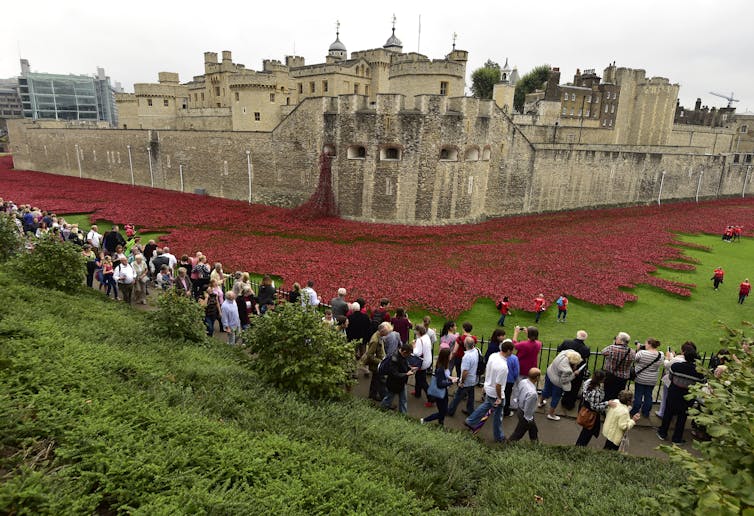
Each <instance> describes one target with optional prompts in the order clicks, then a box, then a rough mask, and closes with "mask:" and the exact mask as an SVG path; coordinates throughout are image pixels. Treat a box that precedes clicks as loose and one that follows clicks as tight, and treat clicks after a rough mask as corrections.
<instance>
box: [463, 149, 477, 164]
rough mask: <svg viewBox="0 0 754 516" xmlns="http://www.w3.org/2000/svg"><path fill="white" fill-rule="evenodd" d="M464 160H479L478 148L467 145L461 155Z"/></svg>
mask: <svg viewBox="0 0 754 516" xmlns="http://www.w3.org/2000/svg"><path fill="white" fill-rule="evenodd" d="M463 160H464V161H479V148H477V147H469V148H468V149H466V153H465V154H464V155H463Z"/></svg>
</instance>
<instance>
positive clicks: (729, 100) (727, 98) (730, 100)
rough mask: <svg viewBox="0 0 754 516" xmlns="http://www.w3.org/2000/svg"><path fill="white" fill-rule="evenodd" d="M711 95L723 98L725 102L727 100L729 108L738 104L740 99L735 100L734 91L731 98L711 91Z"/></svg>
mask: <svg viewBox="0 0 754 516" xmlns="http://www.w3.org/2000/svg"><path fill="white" fill-rule="evenodd" d="M709 94H710V95H714V96H716V97H722V98H724V99H725V100H727V101H728V107H730V106H731V105H732V104H733V103H734V102H738V101H739V100H738V99H734V98H733V92H732V91H731V92H730V96H728V95H722V94H720V93H715V92H714V91H710V92H709Z"/></svg>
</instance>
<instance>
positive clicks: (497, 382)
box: [0, 200, 751, 450]
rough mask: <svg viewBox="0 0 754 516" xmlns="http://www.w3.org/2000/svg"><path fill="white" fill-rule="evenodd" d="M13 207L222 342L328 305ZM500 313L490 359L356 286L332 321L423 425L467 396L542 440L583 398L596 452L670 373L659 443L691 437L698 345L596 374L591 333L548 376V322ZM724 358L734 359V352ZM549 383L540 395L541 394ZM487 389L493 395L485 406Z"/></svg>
mask: <svg viewBox="0 0 754 516" xmlns="http://www.w3.org/2000/svg"><path fill="white" fill-rule="evenodd" d="M0 202H2V201H1V200H0ZM2 206H3V211H5V212H7V213H12V214H14V215H15V219H14V220H16V223H17V225H18V230H19V232H20V233H21V234H22V235H25V236H33V237H41V236H43V235H45V234H53V235H56V236H58V237H59V238H60V239H61V240H63V241H67V242H72V243H73V244H75V245H77V246H80V247H81V253H82V256H83V257H84V259H85V262H86V284H87V286H88V287H91V288H95V282H94V280H95V279H96V280H97V285H96V288H98V289H99V290H103V291H104V293H105V295H106V296H107V297H110V295H111V294H112V296H113V299H116V300H118V299H121V300H123V302H125V303H130V304H146V302H147V295H148V294H149V291H150V289H152V290H155V289H158V290H168V289H172V290H173V291H174V292H175V293H176V294H177V295H179V296H185V297H188V298H191V299H194V300H196V302H197V303H199V304H200V306H202V307H203V309H204V323H205V325H206V331H207V334H208V335H210V336H212V335H213V334H214V333H215V331H216V327H219V329H220V330H221V331H222V332H224V333H225V334H226V338H227V342H228V344H230V345H235V344H236V343H238V341H239V339H240V338H241V335H242V333H241V332H242V331H243V330H244V329H246V328H248V327H249V326H250V325H252V324H253V318H254V317H257V316H264V315H265V314H266V313H267V312H268V311H269V310H271V309H272V308H274V307H275V305H276V304H277V303H281V302H288V303H300V304H301V305H303V306H309V307H317V306H319V305H320V304H323V303H322V301H321V298H320V296H319V295H318V294H317V292H316V291H315V289H314V286H315V284H314V282H313V281H311V280H309V281H307V283H306V287H304V288H301V286H300V284H299V283H294V284H293V286H292V289H291V290H290V291H289V292H286V291H283V290H281V289H279V288H277V287H276V286H275V284H274V282H273V280H272V278H271V277H270V276H264V277H263V278H262V280H261V282H260V284H259V286H258V288H257V291H256V292H254V288H253V287H252V284H251V280H250V276H249V274H248V273H243V272H236V273H234V274H228V273H226V272H225V271H224V269H223V266H222V264H221V263H220V262H216V263H214V264H213V265H212V266H210V262H209V259H208V257H207V256H205V255H204V254H203V253H202V252H196V253H195V254H194V255H193V256H189V255H182V256H181V257H180V258H178V257H176V256H175V255H174V254H172V253H171V250H170V248H169V247H167V246H163V247H160V246H159V245H158V244H157V243H156V242H155V241H154V240H150V241H149V242H147V243H146V245H144V244H142V242H141V238H140V236H139V235H138V232H137V229H136V228H135V227H134V226H133V225H131V224H129V225H126V232H125V233H126V237H125V238H124V236H123V234H122V233H121V231H120V228H119V227H118V226H117V225H116V226H113V227H112V228H111V229H110V230H109V231H106V232H104V233H100V229H99V228H98V227H97V226H96V225H92V226H91V228H90V229H89V231H88V232H86V233H85V232H84V231H83V230H82V229H81V228H79V227H78V226H77V225H76V224H68V223H67V222H66V221H65V220H64V219H63V218H62V217H56V216H55V215H54V214H51V213H47V212H45V211H42V210H38V209H36V208H32V207H30V206H15V205H13V204H12V203H7V202H6V203H2ZM726 231H727V230H726ZM739 234H740V233H739ZM733 238H735V231H734V232H733V233H732V236H731V239H733ZM29 245H33V243H30V244H29ZM723 277H724V271H723V269H722V267H718V268H717V269H715V271H714V275H713V278H712V279H713V281H714V288H715V289H716V290H717V289H718V288H719V287H720V285H721V284H722V283H723ZM750 289H751V285H750V284H749V282H748V279H747V280H745V281H744V282H743V283H742V284H741V285H740V291H739V303H743V302H744V300H745V298H746V296H748V294H749V291H750ZM556 305H557V309H558V315H557V321H558V322H561V321H562V322H565V321H566V317H567V314H568V298H567V296H566V294H562V295H561V296H560V297H559V298H558V300H557V302H556ZM545 307H546V301H545V298H544V295H543V294H540V295H538V296H537V297H536V299H535V300H534V311H535V314H536V315H535V321H538V320H539V317H540V315H541V313H542V312H543V311H544V310H545ZM497 309H498V311H499V313H500V317H499V319H498V321H497V322H498V326H499V327H498V328H497V329H495V330H494V332H493V333H492V336H491V337H490V340H489V342H488V347H487V350H486V353H485V354H484V355H483V354H482V352H481V350H480V349H479V339H478V337H477V336H476V335H474V333H473V325H472V324H471V323H469V322H463V323H462V324H461V329H462V331H461V332H459V331H458V327H457V325H456V323H455V322H454V321H447V322H446V323H445V324H444V325H443V327H442V330H441V332H440V335H439V336H438V335H437V333H436V331H435V330H434V329H433V328H432V326H431V324H432V321H431V319H430V318H429V317H424V318H423V320H422V321H421V323H417V324H414V322H412V321H411V319H410V317H409V315H408V313H407V312H406V310H405V309H403V308H401V307H398V308H396V309H395V310H392V308H391V306H390V301H389V300H388V299H386V298H384V299H381V300H380V302H379V305H378V306H377V307H375V308H374V309H373V310H369V308H368V307H367V303H366V301H365V300H364V299H356V300H354V301H353V302H349V301H348V292H347V290H346V289H345V288H340V289H338V291H337V294H336V296H335V297H333V298H332V300H331V301H330V303H329V307H327V309H326V310H325V312H324V316H323V318H322V320H323V324H328V325H332V326H333V328H334V329H335V330H336V331H342V332H343V333H344V334H345V335H346V337H347V340H348V341H349V342H352V343H353V345H354V355H355V358H356V360H358V362H359V364H360V365H361V366H363V368H364V369H365V370H366V371H367V373H366V374H367V375H368V376H369V377H370V383H369V398H370V399H372V400H374V401H376V402H379V403H380V406H381V407H383V408H385V409H390V408H392V404H393V402H394V401H395V398H396V397H397V398H398V405H397V409H398V411H399V412H401V413H404V414H405V413H407V412H408V402H407V400H408V387H407V385H408V382H409V379H411V378H412V377H413V379H414V391H413V392H412V393H411V394H412V395H413V396H415V397H416V398H419V399H421V398H424V399H425V400H426V401H425V406H426V407H428V408H431V407H434V408H435V409H436V411H435V412H434V413H432V414H430V415H428V416H426V417H425V418H423V419H422V420H421V422H422V423H429V422H433V421H437V422H438V424H439V425H443V424H444V422H445V420H446V418H447V417H454V416H455V413H456V411H457V409H458V406H459V405H460V404H461V403H462V402H464V401H465V405H464V408H463V409H462V412H463V414H464V415H465V416H466V418H465V421H464V424H465V425H466V427H468V428H469V430H470V431H471V432H473V433H477V432H479V431H480V430H481V429H482V427H483V426H484V425H485V423H486V421H488V420H489V419H490V418H491V419H492V425H491V426H492V436H493V439H494V441H495V442H504V441H506V437H505V435H504V432H503V425H502V422H503V418H504V417H506V416H516V418H517V424H516V428H515V430H514V432H513V433H512V434H511V436H510V437H509V438H508V439H507V440H509V441H516V440H519V439H521V438H522V437H523V436H524V435H526V434H527V433H528V435H529V438H530V440H532V441H536V440H537V439H538V427H537V422H536V412H537V408H545V406H547V405H549V406H547V408H546V412H545V418H546V419H547V420H549V421H554V422H557V421H559V420H560V419H561V417H560V416H558V415H557V414H556V409H557V408H558V406H559V404H562V407H563V408H565V409H566V410H569V409H573V408H575V406H576V404H577V403H578V417H577V423H578V424H579V425H580V426H581V428H582V430H581V433H580V434H579V436H578V439H577V440H576V445H578V446H586V445H587V444H588V443H589V441H590V440H591V439H592V438H593V437H597V436H599V435H600V433H602V435H604V436H605V438H606V442H605V446H604V447H605V449H609V450H618V449H621V448H625V447H626V445H627V435H628V431H629V430H630V429H631V428H632V426H634V424H635V422H636V421H638V420H640V419H641V418H642V417H644V418H649V417H650V413H651V408H652V404H653V391H654V390H655V387H656V386H657V384H658V376H659V375H660V372H661V371H664V375H663V376H662V379H661V385H662V395H661V397H660V399H661V401H662V402H661V405H660V408H659V410H658V411H657V412H656V415H657V416H658V417H659V418H661V420H662V424H661V425H660V427H659V428H658V430H657V436H658V437H659V438H660V439H662V440H665V439H667V437H668V432H669V430H670V425H671V423H672V421H673V419H675V421H676V423H675V428H674V431H673V434H672V441H673V443H678V444H681V443H684V442H685V441H684V439H683V433H684V428H685V424H686V420H687V414H688V409H689V407H690V406H691V403H692V402H693V400H692V401H689V400H687V399H686V394H687V393H688V389H689V387H690V386H691V385H694V384H695V383H698V382H702V381H704V375H703V374H701V373H700V372H699V371H698V368H697V364H696V361H697V359H698V355H697V350H696V346H695V345H694V343H692V342H686V343H684V344H683V346H682V348H681V353H679V354H678V355H676V354H674V353H673V352H672V351H671V350H670V348H668V349H667V353H664V352H663V351H661V350H660V347H661V346H660V342H659V341H658V340H656V339H653V338H649V339H646V341H645V342H644V343H643V344H641V343H639V342H638V341H637V342H635V343H634V346H631V345H630V342H631V341H630V336H629V335H628V334H627V333H626V332H618V333H617V334H616V337H615V339H614V341H613V342H612V343H611V344H610V345H608V346H606V347H605V348H604V349H602V350H601V351H599V354H601V355H602V356H604V364H603V366H602V368H601V369H596V370H594V371H592V372H591V373H590V372H589V371H588V364H589V359H590V356H591V355H592V352H591V350H590V348H589V346H587V345H586V343H585V341H586V340H587V338H588V334H587V332H586V331H584V330H579V331H578V332H576V336H575V338H574V339H571V340H566V341H564V342H563V343H562V344H561V345H560V346H558V348H557V355H556V357H555V359H554V360H553V361H552V362H551V363H550V364H549V365H548V366H547V368H546V371H545V373H544V379H542V378H541V376H542V371H541V370H540V369H539V361H540V352H541V350H542V342H541V341H540V340H539V331H538V329H537V327H536V326H529V327H521V326H517V327H515V328H514V332H513V336H512V338H506V332H505V330H504V329H503V326H504V324H505V319H506V316H507V315H509V314H510V312H511V309H510V302H509V299H508V297H502V298H501V300H500V301H499V302H498V303H497ZM218 325H219V326H218ZM524 333H525V337H523V335H524ZM519 336H521V338H519ZM438 345H439V346H438ZM436 352H438V354H437V359H436V360H435V356H436V355H435V353H436ZM721 356H723V359H726V358H727V354H724V355H721ZM714 365H715V366H716V367H717V366H719V365H720V364H719V363H716V364H714ZM542 380H543V382H544V383H543V388H542V392H541V395H540V394H538V392H537V388H538V386H539V385H540V382H542ZM629 382H632V383H633V387H634V390H633V392H632V391H629V390H627V385H628V384H629ZM478 386H481V390H482V393H483V397H482V399H481V403H479V404H478V405H477V401H476V399H475V398H476V393H477V387H478ZM603 416H604V420H603Z"/></svg>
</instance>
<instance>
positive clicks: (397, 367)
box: [381, 343, 418, 414]
mask: <svg viewBox="0 0 754 516" xmlns="http://www.w3.org/2000/svg"><path fill="white" fill-rule="evenodd" d="M413 351H414V347H413V346H412V345H411V344H409V343H404V344H401V346H400V348H398V350H397V351H396V352H395V353H393V355H392V356H391V357H390V363H389V365H388V372H387V380H386V382H385V383H386V386H387V394H385V397H384V398H382V405H381V406H382V408H384V409H389V408H390V406H391V405H392V404H393V398H394V397H395V395H396V394H397V395H398V412H400V413H401V414H407V413H408V399H407V396H406V384H407V383H408V379H409V377H411V376H413V375H414V374H415V373H416V370H417V369H418V367H410V366H409V365H408V357H409V356H410V355H411V353H413Z"/></svg>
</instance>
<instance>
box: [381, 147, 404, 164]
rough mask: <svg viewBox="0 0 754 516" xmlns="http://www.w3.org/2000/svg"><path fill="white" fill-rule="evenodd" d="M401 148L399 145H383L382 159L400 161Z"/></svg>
mask: <svg viewBox="0 0 754 516" xmlns="http://www.w3.org/2000/svg"><path fill="white" fill-rule="evenodd" d="M400 159H401V149H400V148H399V147H383V148H382V149H380V161H400Z"/></svg>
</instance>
